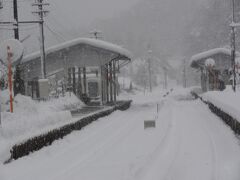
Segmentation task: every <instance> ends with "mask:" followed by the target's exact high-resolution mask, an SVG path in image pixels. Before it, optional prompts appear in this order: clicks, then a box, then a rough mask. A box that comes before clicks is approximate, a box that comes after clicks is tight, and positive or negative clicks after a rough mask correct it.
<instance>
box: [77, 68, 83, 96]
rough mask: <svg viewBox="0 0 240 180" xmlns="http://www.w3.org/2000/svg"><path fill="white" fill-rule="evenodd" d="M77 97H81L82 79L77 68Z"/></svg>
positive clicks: (79, 69)
mask: <svg viewBox="0 0 240 180" xmlns="http://www.w3.org/2000/svg"><path fill="white" fill-rule="evenodd" d="M77 87H78V91H77V93H78V97H81V95H82V77H81V68H80V67H79V68H78V86H77Z"/></svg>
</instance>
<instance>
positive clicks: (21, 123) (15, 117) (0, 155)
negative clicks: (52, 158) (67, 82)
mask: <svg viewBox="0 0 240 180" xmlns="http://www.w3.org/2000/svg"><path fill="white" fill-rule="evenodd" d="M8 96H9V95H8V91H3V92H1V106H2V113H1V117H2V126H1V129H0V147H1V148H0V161H3V160H6V159H4V158H5V157H7V156H6V155H8V154H9V148H10V147H11V146H12V145H13V144H15V143H17V142H20V141H22V140H23V139H26V138H29V137H32V136H34V135H37V134H40V133H42V132H45V131H48V130H49V129H51V128H52V127H55V126H57V125H58V124H61V123H64V122H68V121H71V120H72V116H71V112H70V110H72V109H76V108H80V107H81V106H82V105H83V103H82V102H81V101H80V100H79V99H78V98H77V97H76V96H75V95H74V94H71V96H70V95H69V94H66V96H65V97H59V98H58V99H50V100H49V101H41V102H38V101H34V100H32V99H31V98H30V97H27V96H22V95H17V96H16V97H15V98H14V103H13V111H14V113H10V112H9V97H8Z"/></svg>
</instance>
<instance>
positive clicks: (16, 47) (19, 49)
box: [0, 39, 23, 124]
mask: <svg viewBox="0 0 240 180" xmlns="http://www.w3.org/2000/svg"><path fill="white" fill-rule="evenodd" d="M22 56H23V45H22V43H21V42H20V41H18V40H16V39H8V40H6V41H4V42H3V43H1V44H0V61H1V62H2V63H3V64H4V65H5V66H7V67H8V87H9V96H10V112H13V97H12V66H15V65H17V64H18V63H19V62H20V60H21V58H22ZM0 106H1V98H0ZM0 124H1V107H0Z"/></svg>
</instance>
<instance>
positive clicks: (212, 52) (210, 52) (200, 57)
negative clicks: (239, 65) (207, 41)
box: [190, 48, 240, 67]
mask: <svg viewBox="0 0 240 180" xmlns="http://www.w3.org/2000/svg"><path fill="white" fill-rule="evenodd" d="M216 54H225V55H227V56H231V49H227V48H216V49H211V50H208V51H205V52H202V53H199V54H196V55H194V56H192V58H191V61H190V63H191V67H196V66H195V64H196V63H198V62H200V61H202V60H204V59H207V58H209V57H211V56H214V55H216ZM236 56H240V53H239V52H236ZM215 60H216V59H215Z"/></svg>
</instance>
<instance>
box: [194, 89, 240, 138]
mask: <svg viewBox="0 0 240 180" xmlns="http://www.w3.org/2000/svg"><path fill="white" fill-rule="evenodd" d="M191 93H192V95H193V96H194V97H195V98H196V99H197V98H199V99H200V100H201V101H202V102H204V103H205V104H207V105H208V107H209V109H210V110H211V111H212V112H213V113H214V114H215V115H217V116H218V117H220V118H221V119H222V120H223V121H224V122H225V123H226V124H227V125H228V126H230V127H231V129H232V130H233V131H234V132H235V133H236V134H238V135H240V123H239V121H237V119H235V118H233V117H232V116H231V115H230V114H228V113H226V112H225V111H224V110H222V109H221V108H219V107H217V106H216V105H214V104H213V103H211V102H209V101H205V100H204V99H203V98H202V97H201V96H199V95H198V94H197V93H195V92H191Z"/></svg>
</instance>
